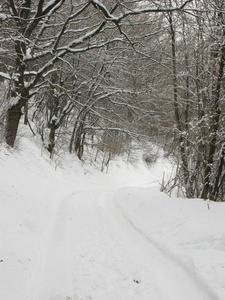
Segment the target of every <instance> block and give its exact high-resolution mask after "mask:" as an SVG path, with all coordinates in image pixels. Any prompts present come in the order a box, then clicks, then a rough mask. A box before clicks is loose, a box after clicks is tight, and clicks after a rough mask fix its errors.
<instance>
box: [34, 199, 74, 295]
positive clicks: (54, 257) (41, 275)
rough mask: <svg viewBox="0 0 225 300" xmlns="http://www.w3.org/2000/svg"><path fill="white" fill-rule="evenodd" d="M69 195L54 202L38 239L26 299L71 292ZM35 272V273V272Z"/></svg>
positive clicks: (69, 293)
mask: <svg viewBox="0 0 225 300" xmlns="http://www.w3.org/2000/svg"><path fill="white" fill-rule="evenodd" d="M71 199H72V194H71V195H69V196H67V197H66V198H64V199H63V200H61V201H60V202H59V204H57V206H56V209H55V211H54V212H53V216H52V219H51V221H50V225H49V228H48V229H46V230H47V236H46V238H45V239H44V241H42V246H41V250H40V257H39V260H38V266H37V270H34V272H33V273H34V276H33V278H32V280H33V290H32V291H31V293H32V296H31V298H28V299H29V300H30V299H32V300H66V299H70V298H69V296H70V295H71V293H72V278H71V254H70V230H69V223H70V219H71V218H70V206H71ZM35 271H36V272H35Z"/></svg>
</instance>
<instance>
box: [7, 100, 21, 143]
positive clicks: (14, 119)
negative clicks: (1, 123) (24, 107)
mask: <svg viewBox="0 0 225 300" xmlns="http://www.w3.org/2000/svg"><path fill="white" fill-rule="evenodd" d="M21 116H22V112H21V107H20V106H18V105H17V106H12V107H10V108H9V109H8V111H7V118H6V129H5V141H6V143H7V144H8V145H9V146H10V147H13V146H14V143H15V140H16V136H17V131H18V126H19V122H20V118H21Z"/></svg>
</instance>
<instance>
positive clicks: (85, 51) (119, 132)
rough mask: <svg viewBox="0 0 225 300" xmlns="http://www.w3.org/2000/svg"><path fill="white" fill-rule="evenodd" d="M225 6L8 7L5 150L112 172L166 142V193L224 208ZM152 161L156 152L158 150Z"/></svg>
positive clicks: (212, 0)
mask: <svg viewBox="0 0 225 300" xmlns="http://www.w3.org/2000/svg"><path fill="white" fill-rule="evenodd" d="M224 63H225V2H224V1H223V0H186V1H185V0H161V1H160V0H155V1H154V0H143V1H137V0H114V1H113V0H76V1H75V0H51V1H47V0H36V1H31V0H1V2H0V142H1V143H3V144H5V145H6V147H10V148H13V147H15V145H16V143H17V138H18V130H19V128H20V126H21V124H22V123H23V124H25V125H26V126H28V127H29V128H30V130H31V131H32V134H33V135H37V136H39V137H40V139H41V141H42V143H43V145H44V147H45V148H46V149H47V150H48V151H49V155H50V156H51V157H54V155H56V153H59V152H69V153H71V154H73V155H76V156H77V157H78V158H79V159H80V160H83V159H84V158H85V157H89V159H90V160H93V161H94V160H96V158H97V157H98V156H100V157H101V158H102V160H103V164H107V163H108V161H109V160H110V159H112V157H113V156H114V155H120V154H127V155H129V151H130V149H131V148H132V147H133V145H136V144H138V143H139V144H142V145H143V144H145V143H146V142H147V141H152V142H154V143H157V144H158V145H160V147H162V148H163V149H164V151H165V153H166V155H168V156H170V157H172V158H173V160H174V162H175V164H176V172H175V176H174V178H173V179H171V181H170V182H168V183H164V186H163V187H162V189H164V190H165V191H167V190H168V189H172V188H175V187H179V188H180V189H181V190H182V192H183V194H184V196H185V197H187V198H202V199H210V200H213V201H225V98H224V87H225V85H224V83H225V80H224ZM149 151H150V150H149Z"/></svg>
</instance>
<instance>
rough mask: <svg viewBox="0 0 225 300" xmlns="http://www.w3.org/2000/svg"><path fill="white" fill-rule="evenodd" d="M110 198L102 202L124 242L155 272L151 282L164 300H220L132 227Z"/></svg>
mask: <svg viewBox="0 0 225 300" xmlns="http://www.w3.org/2000/svg"><path fill="white" fill-rule="evenodd" d="M109 198H111V199H110V200H106V201H105V207H106V209H107V210H108V212H109V215H111V218H112V220H114V222H115V224H117V226H118V227H119V228H120V229H121V230H122V231H123V232H124V234H125V235H126V238H127V239H129V240H130V241H132V242H133V243H134V244H135V245H136V248H137V249H139V251H140V256H141V257H142V260H143V261H146V264H150V265H151V267H152V269H154V270H155V271H154V278H155V280H156V281H157V282H158V283H159V285H160V286H161V289H162V290H164V292H165V295H166V298H165V299H171V300H176V299H182V300H190V299H191V300H219V298H218V297H217V295H215V294H214V293H213V292H212V291H211V290H210V289H209V288H208V287H207V286H205V285H204V283H202V282H201V280H200V279H199V278H198V277H196V276H195V274H192V273H191V272H189V270H188V269H187V268H185V266H184V265H183V264H182V263H181V262H179V259H178V258H176V257H175V255H173V254H172V253H167V252H166V249H164V248H163V246H162V245H159V244H158V243H157V242H155V241H154V240H152V239H151V237H150V236H148V235H146V234H145V233H144V232H143V231H142V230H141V229H140V228H139V227H138V226H137V225H136V224H134V222H133V221H132V220H131V219H130V218H129V217H128V215H127V214H126V213H125V211H124V210H123V208H122V207H121V206H120V205H119V203H118V200H116V199H115V197H114V196H113V194H112V195H111V197H109ZM184 255H185V253H184Z"/></svg>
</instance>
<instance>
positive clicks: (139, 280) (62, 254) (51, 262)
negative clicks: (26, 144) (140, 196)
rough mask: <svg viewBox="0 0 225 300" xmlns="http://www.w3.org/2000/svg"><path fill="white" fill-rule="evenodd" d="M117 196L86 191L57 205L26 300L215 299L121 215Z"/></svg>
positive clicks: (70, 196)
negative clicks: (30, 294)
mask: <svg viewBox="0 0 225 300" xmlns="http://www.w3.org/2000/svg"><path fill="white" fill-rule="evenodd" d="M129 191H131V192H132V189H131V188H129ZM115 194H116V191H111V192H109V191H108V192H107V191H102V190H101V191H98V190H95V191H93V190H91V191H88V190H85V191H80V192H76V193H73V194H71V195H69V196H67V197H66V198H65V199H63V200H62V201H61V202H60V203H59V206H58V208H57V209H56V211H55V212H54V213H53V217H52V220H51V222H50V225H49V227H50V228H49V230H48V231H47V234H46V240H45V241H44V242H43V247H42V249H41V255H40V256H41V258H40V262H39V263H38V272H34V273H33V276H34V278H33V282H34V288H33V289H32V296H28V299H32V300H67V299H72V300H88V299H93V300H98V299H107V300H116V299H120V300H131V299H132V300H139V299H141V300H149V299H153V300H154V299H155V300H166V299H168V300H174V299H182V300H190V299H192V300H195V299H196V300H210V299H211V300H213V299H215V300H216V299H218V298H217V297H216V296H215V295H213V293H212V292H210V291H208V290H207V289H206V287H204V286H203V285H202V284H201V282H200V281H199V282H198V280H197V278H195V277H193V276H192V275H193V274H191V273H189V272H188V270H187V269H185V267H184V266H182V264H179V263H178V262H177V261H176V260H175V259H173V258H172V257H171V255H167V254H166V252H164V251H163V250H162V248H159V247H158V246H157V245H155V244H154V242H153V241H152V240H151V236H147V235H146V234H145V233H144V232H142V231H141V230H140V229H139V228H138V227H137V226H136V225H135V224H134V223H133V221H132V220H130V219H129V218H128V217H127V216H126V215H125V213H124V212H123V210H122V208H121V207H120V206H119V201H117V200H116V198H115V196H114V195H115ZM35 274H37V275H35Z"/></svg>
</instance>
